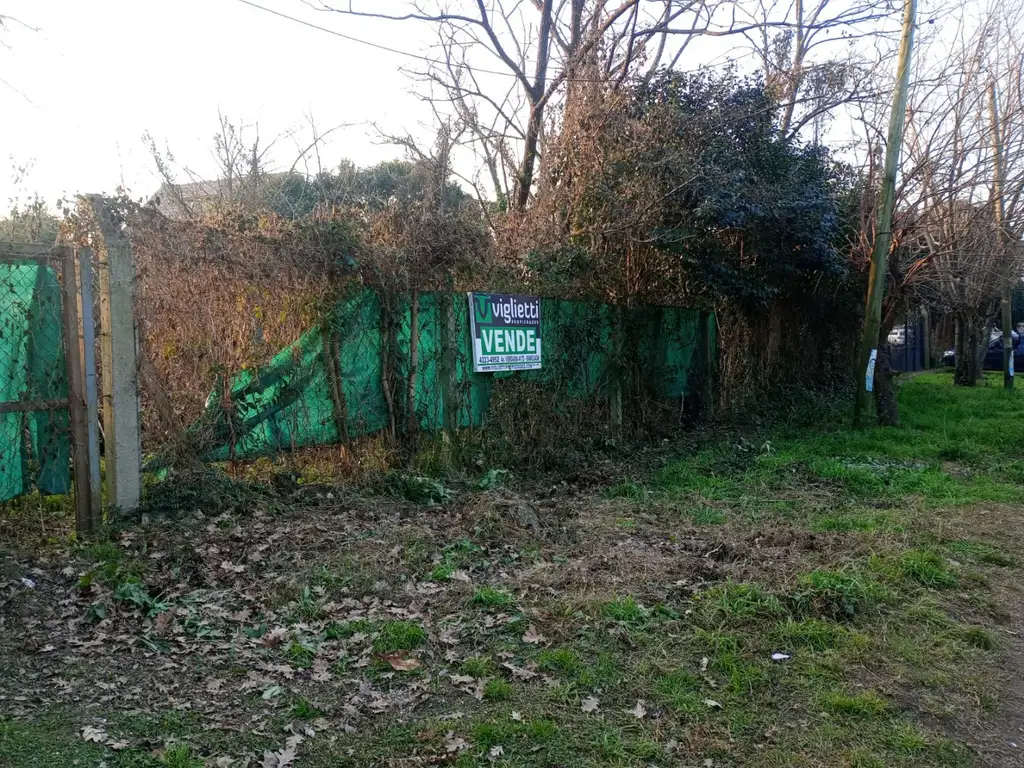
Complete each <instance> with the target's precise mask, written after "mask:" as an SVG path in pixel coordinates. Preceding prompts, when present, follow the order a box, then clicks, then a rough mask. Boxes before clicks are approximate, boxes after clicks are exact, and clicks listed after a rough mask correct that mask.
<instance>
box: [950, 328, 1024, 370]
mask: <svg viewBox="0 0 1024 768" xmlns="http://www.w3.org/2000/svg"><path fill="white" fill-rule="evenodd" d="M942 364H943V365H944V366H948V367H950V368H952V367H953V366H955V365H956V350H953V349H948V350H946V354H944V355H943V356H942ZM982 368H983V369H984V370H986V371H1001V370H1003V337H1002V335H999V336H995V335H993V336H992V337H990V339H989V342H988V349H986V350H985V360H984V362H983V363H982ZM1013 368H1014V371H1024V343H1022V342H1021V337H1020V335H1019V334H1018V333H1017V332H1016V331H1013Z"/></svg>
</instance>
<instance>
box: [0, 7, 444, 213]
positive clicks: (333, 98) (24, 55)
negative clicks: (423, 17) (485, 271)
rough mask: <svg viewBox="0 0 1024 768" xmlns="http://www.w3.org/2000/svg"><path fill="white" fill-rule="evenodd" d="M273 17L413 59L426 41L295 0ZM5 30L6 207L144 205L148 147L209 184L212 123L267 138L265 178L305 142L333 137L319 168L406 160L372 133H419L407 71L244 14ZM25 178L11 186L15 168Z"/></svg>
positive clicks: (126, 15)
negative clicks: (223, 119)
mask: <svg viewBox="0 0 1024 768" xmlns="http://www.w3.org/2000/svg"><path fill="white" fill-rule="evenodd" d="M260 4H261V5H264V6H266V7H268V8H274V9H279V10H282V11H285V12H287V13H289V14H290V15H295V16H299V17H302V18H305V19H308V20H310V21H312V22H314V23H317V24H320V25H322V26H327V27H331V28H333V29H336V30H338V31H341V32H344V33H347V34H350V35H352V36H355V37H359V38H362V39H366V40H372V41H375V42H379V43H382V44H385V45H387V46H389V47H392V48H396V49H398V50H406V51H410V52H420V51H422V50H423V48H422V45H421V43H420V42H419V40H418V37H419V32H418V31H417V30H416V29H415V28H414V27H411V26H410V27H404V28H402V27H399V26H396V25H390V24H387V23H386V22H374V21H372V20H355V19H344V18H341V17H339V16H337V15H335V14H328V13H323V12H320V13H318V12H316V11H313V10H311V9H309V8H308V7H306V6H304V5H303V4H302V3H301V2H299V0H260ZM0 13H2V14H4V15H9V16H13V17H15V18H17V19H19V20H20V21H23V22H25V23H26V24H30V25H32V26H33V27H36V28H38V31H36V32H33V31H30V30H27V29H24V28H20V27H18V26H17V25H10V28H9V30H8V32H7V33H6V35H5V37H4V41H5V42H6V44H7V47H6V48H5V47H0V205H3V204H5V203H6V202H7V201H8V200H9V199H10V198H12V197H13V196H20V197H22V198H24V196H25V195H26V194H28V193H31V192H38V193H39V194H41V195H42V197H43V198H44V200H46V201H47V203H49V204H50V205H54V204H55V203H56V201H57V200H58V199H59V198H61V197H64V196H67V195H74V194H76V193H86V192H107V193H109V192H113V191H114V190H115V189H116V188H117V187H118V186H122V185H123V186H124V187H126V188H127V189H128V190H129V192H130V194H131V195H132V196H133V197H136V198H139V197H148V195H150V194H152V193H153V192H154V191H155V190H156V189H157V187H159V184H160V180H159V177H158V175H157V173H156V170H155V167H154V165H153V162H152V160H151V158H150V156H149V153H148V150H147V149H146V147H145V145H144V143H143V141H142V138H141V137H142V135H143V133H145V132H147V131H148V132H149V133H150V134H151V135H152V136H153V138H154V139H155V140H156V142H157V144H158V145H159V146H160V148H161V149H164V148H165V147H169V148H170V150H171V151H172V152H173V153H174V155H175V157H176V159H177V161H178V163H179V164H180V165H184V166H188V167H189V168H190V169H192V170H193V171H195V172H196V173H197V174H198V175H199V176H202V177H213V176H216V165H215V163H214V161H213V158H212V155H211V153H212V137H213V135H214V134H215V133H216V131H217V128H218V123H217V115H218V110H220V111H221V112H223V113H224V114H226V115H228V116H230V117H232V118H233V119H236V120H238V121H240V122H242V123H244V124H245V125H248V126H250V131H252V130H253V126H255V125H256V124H257V123H258V124H259V128H260V133H261V136H263V137H265V138H268V139H269V138H272V137H274V136H276V135H278V134H282V133H286V132H288V131H292V130H296V129H298V133H297V134H296V136H295V138H293V139H286V138H282V139H280V140H279V144H278V146H277V147H275V153H274V155H275V156H274V160H275V163H274V165H275V167H274V168H272V169H273V170H287V169H288V167H290V165H291V163H292V161H293V160H294V157H295V156H296V155H297V154H298V150H297V149H296V146H297V144H300V143H302V139H306V143H308V137H309V136H310V131H309V129H308V123H306V117H305V115H308V114H312V115H313V116H314V118H315V120H316V123H317V126H318V128H319V129H320V131H324V130H327V129H328V128H331V127H333V126H336V125H346V124H351V126H350V127H346V128H343V129H339V130H338V131H336V132H335V133H333V134H332V135H331V137H330V139H329V140H328V141H327V144H326V146H325V148H324V152H323V159H324V163H325V165H335V164H336V163H337V161H338V160H340V159H341V158H342V157H347V158H349V159H351V160H353V161H354V162H355V163H356V164H357V165H371V164H373V163H376V162H379V161H381V160H384V159H387V158H392V157H396V156H400V155H401V151H400V150H399V149H398V148H396V147H393V146H386V145H382V144H381V143H380V141H379V139H378V138H377V134H376V133H375V132H374V131H373V129H372V128H371V127H370V126H369V125H368V122H369V121H370V120H371V119H372V120H374V121H375V122H377V123H379V124H380V126H381V127H382V128H384V129H385V130H387V131H390V132H396V133H397V132H402V131H412V132H414V133H422V132H424V131H425V130H426V129H425V128H421V127H420V126H421V124H426V123H428V122H429V119H430V114H429V111H428V110H427V109H426V107H425V106H424V105H423V104H422V103H421V102H420V101H419V100H418V99H417V98H416V97H415V96H414V95H413V94H412V93H411V83H410V81H409V79H408V78H407V77H406V76H405V75H403V74H402V73H401V72H400V71H399V67H400V66H401V65H403V64H405V65H407V66H408V65H415V63H416V62H415V60H411V59H409V58H407V57H403V56H399V55H396V54H393V53H387V52H384V51H380V50H376V49H374V48H371V47H368V46H364V45H359V44H357V43H353V42H349V41H346V40H342V39H339V38H336V37H333V36H331V35H329V34H326V33H324V32H320V31H317V30H314V29H309V28H306V27H303V26H301V25H298V24H295V23H293V22H289V21H286V20H284V19H281V18H278V17H275V16H273V15H272V14H269V13H266V12H264V11H260V10H257V9H255V8H252V7H249V6H247V5H245V4H243V3H241V2H239V0H163V1H162V2H161V1H158V0H0ZM27 163H30V164H31V166H32V167H31V171H30V173H29V175H28V177H27V178H26V179H25V180H24V181H23V182H22V183H21V184H15V183H14V181H13V175H14V174H13V173H12V170H11V169H12V167H13V166H14V165H18V166H21V165H25V164H27Z"/></svg>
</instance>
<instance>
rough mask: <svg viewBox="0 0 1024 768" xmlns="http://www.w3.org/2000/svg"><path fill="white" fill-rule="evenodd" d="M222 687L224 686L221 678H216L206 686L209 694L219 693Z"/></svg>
mask: <svg viewBox="0 0 1024 768" xmlns="http://www.w3.org/2000/svg"><path fill="white" fill-rule="evenodd" d="M222 685H224V681H223V680H221V679H219V678H214V679H213V680H211V681H210V682H208V683H207V684H206V690H207V692H208V693H217V692H219V691H220V688H221V686H222Z"/></svg>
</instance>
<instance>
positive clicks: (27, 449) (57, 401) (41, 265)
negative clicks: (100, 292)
mask: <svg viewBox="0 0 1024 768" xmlns="http://www.w3.org/2000/svg"><path fill="white" fill-rule="evenodd" d="M11 251H12V249H5V248H2V247H0V501H6V500H7V499H11V498H14V497H15V496H19V495H22V494H24V493H28V492H30V491H32V490H34V489H38V490H40V491H43V492H45V493H67V492H68V491H69V489H70V485H71V480H70V474H69V458H70V451H71V448H70V439H69V434H68V411H67V398H68V380H67V373H66V365H65V357H64V333H63V314H62V310H63V307H62V296H61V286H60V282H59V279H58V274H57V269H56V264H57V262H55V261H52V260H50V259H49V258H47V257H46V256H40V257H27V256H25V255H19V254H15V253H12V252H11Z"/></svg>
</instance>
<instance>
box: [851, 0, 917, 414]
mask: <svg viewBox="0 0 1024 768" xmlns="http://www.w3.org/2000/svg"><path fill="white" fill-rule="evenodd" d="M916 17H917V0H906V5H905V6H904V8H903V33H902V36H901V37H900V53H899V59H898V60H897V64H896V88H895V90H894V91H893V95H892V114H891V115H890V117H889V138H888V144H887V146H886V149H885V169H884V171H883V175H882V190H881V194H880V195H879V200H878V220H877V224H876V225H875V245H874V248H873V250H872V252H871V272H870V275H869V277H868V297H867V308H866V311H865V313H864V336H863V338H862V339H861V345H860V346H861V348H860V365H859V367H858V376H857V403H856V406H855V408H854V414H853V422H854V424H855V425H858V426H859V425H861V424H862V423H863V422H864V418H865V416H866V415H867V414H869V413H873V411H874V396H873V394H872V393H873V392H874V379H875V358H876V357H877V355H878V333H879V328H880V327H881V325H882V296H883V295H884V293H885V272H886V262H887V260H888V256H889V247H890V245H891V243H892V212H893V207H894V206H895V204H896V170H897V166H898V165H899V161H900V146H901V145H902V143H903V122H904V118H905V115H906V112H907V90H908V88H909V86H910V59H911V51H912V50H913V47H914V22H915V19H916Z"/></svg>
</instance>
